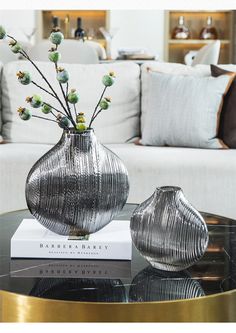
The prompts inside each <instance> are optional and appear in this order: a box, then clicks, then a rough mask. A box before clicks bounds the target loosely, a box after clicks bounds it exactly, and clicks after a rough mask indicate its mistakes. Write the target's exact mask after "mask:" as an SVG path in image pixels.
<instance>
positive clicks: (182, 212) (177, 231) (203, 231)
mask: <svg viewBox="0 0 236 333" xmlns="http://www.w3.org/2000/svg"><path fill="white" fill-rule="evenodd" d="M130 228H131V236H132V240H133V242H134V244H135V246H136V248H137V249H138V250H139V251H140V253H141V254H142V255H143V256H144V257H145V258H146V259H147V260H148V261H149V262H150V263H151V265H152V266H153V267H155V268H158V269H160V270H166V271H180V270H183V269H185V268H187V267H190V266H192V265H193V264H194V263H195V262H197V261H198V260H199V259H200V258H201V257H202V256H203V254H204V252H205V250H206V248H207V244H208V230H207V226H206V223H205V221H204V219H203V218H202V216H201V215H200V214H199V212H198V211H197V210H196V209H194V208H193V207H192V205H191V204H190V203H189V202H188V201H187V200H186V198H185V197H184V195H183V192H182V190H181V189H180V188H179V187H174V186H165V187H160V188H157V189H156V191H155V192H154V194H153V195H152V196H151V197H150V198H149V199H147V200H146V201H144V202H143V203H141V204H140V205H139V206H138V207H137V208H136V210H135V211H134V213H133V215H132V217H131V223H130Z"/></svg>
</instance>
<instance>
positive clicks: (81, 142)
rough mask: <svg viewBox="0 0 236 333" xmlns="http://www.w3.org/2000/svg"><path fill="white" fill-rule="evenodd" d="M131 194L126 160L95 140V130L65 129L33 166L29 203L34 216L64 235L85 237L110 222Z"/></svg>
mask: <svg viewBox="0 0 236 333" xmlns="http://www.w3.org/2000/svg"><path fill="white" fill-rule="evenodd" d="M128 192H129V181H128V173H127V170H126V168H125V166H124V164H123V163H122V161H121V160H120V159H119V158H118V157H117V156H116V155H115V154H114V153H113V152H112V151H110V150H109V149H108V148H106V147H105V146H103V145H101V144H99V143H98V142H97V139H96V136H95V135H94V133H93V131H92V130H89V131H86V132H84V133H82V134H78V133H75V132H73V130H71V131H64V133H63V135H62V137H61V139H60V141H59V142H58V143H57V144H56V145H55V146H54V147H53V148H52V149H51V150H50V151H49V152H47V153H46V154H45V155H44V156H43V157H41V158H40V159H39V160H38V162H36V164H35V165H34V166H33V167H32V169H31V171H30V172H29V175H28V177H27V181H26V201H27V205H28V208H29V210H30V212H31V213H32V215H33V216H34V217H35V218H36V219H37V220H38V221H39V222H40V223H41V224H43V225H44V226H45V227H46V228H48V229H49V230H51V231H53V232H56V233H58V234H61V235H70V234H71V235H86V234H90V233H94V232H96V231H98V230H100V229H101V228H103V227H104V226H105V225H107V224H108V223H109V222H110V221H111V220H112V219H113V218H114V217H115V216H116V215H117V214H118V213H119V211H120V210H121V209H122V208H123V206H124V204H125V203H126V200H127V197H128Z"/></svg>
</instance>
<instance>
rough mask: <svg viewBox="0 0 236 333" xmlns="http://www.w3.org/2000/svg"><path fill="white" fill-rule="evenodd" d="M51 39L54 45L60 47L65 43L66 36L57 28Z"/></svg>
mask: <svg viewBox="0 0 236 333" xmlns="http://www.w3.org/2000/svg"><path fill="white" fill-rule="evenodd" d="M49 39H50V41H51V42H52V43H53V44H55V45H59V44H61V42H62V41H63V39H64V35H63V33H62V32H61V31H60V29H59V28H55V29H53V31H52V32H51V34H50V37H49Z"/></svg>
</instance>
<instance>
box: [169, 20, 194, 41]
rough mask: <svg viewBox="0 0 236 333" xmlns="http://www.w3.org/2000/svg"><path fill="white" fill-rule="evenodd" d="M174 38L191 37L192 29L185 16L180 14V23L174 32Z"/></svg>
mask: <svg viewBox="0 0 236 333" xmlns="http://www.w3.org/2000/svg"><path fill="white" fill-rule="evenodd" d="M172 38H173V39H188V38H190V30H189V28H188V27H187V26H186V25H185V22H184V16H180V17H179V19H178V25H177V27H175V28H174V30H173V32H172Z"/></svg>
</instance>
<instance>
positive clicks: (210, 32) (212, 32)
mask: <svg viewBox="0 0 236 333" xmlns="http://www.w3.org/2000/svg"><path fill="white" fill-rule="evenodd" d="M199 37H200V39H217V38H218V32H217V30H216V28H215V27H214V26H213V25H212V17H211V16H208V17H207V21H206V26H205V27H203V28H202V30H201V32H200V36H199Z"/></svg>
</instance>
